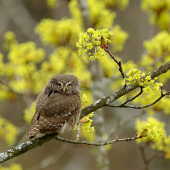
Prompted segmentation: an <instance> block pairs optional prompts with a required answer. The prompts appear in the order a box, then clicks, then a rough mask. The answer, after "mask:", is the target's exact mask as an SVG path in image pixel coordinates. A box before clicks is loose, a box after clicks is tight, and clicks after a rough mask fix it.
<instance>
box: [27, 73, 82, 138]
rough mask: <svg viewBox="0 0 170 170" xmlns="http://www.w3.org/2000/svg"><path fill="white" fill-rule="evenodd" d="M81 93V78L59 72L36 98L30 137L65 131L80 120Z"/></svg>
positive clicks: (28, 135)
mask: <svg viewBox="0 0 170 170" xmlns="http://www.w3.org/2000/svg"><path fill="white" fill-rule="evenodd" d="M80 111H81V93H80V90H79V80H78V78H77V77H76V76H74V75H72V74H57V75H55V76H53V77H51V78H50V79H49V81H48V82H47V84H46V86H45V88H44V90H43V91H42V93H41V94H40V95H39V96H38V98H37V100H36V111H35V114H34V116H33V118H32V121H31V124H32V125H33V127H32V129H31V131H30V132H29V133H28V134H27V137H29V138H30V139H34V138H41V137H43V136H45V135H46V134H52V133H57V134H60V133H63V132H64V131H65V130H68V129H71V128H73V127H74V126H75V124H76V123H78V121H79V117H80Z"/></svg>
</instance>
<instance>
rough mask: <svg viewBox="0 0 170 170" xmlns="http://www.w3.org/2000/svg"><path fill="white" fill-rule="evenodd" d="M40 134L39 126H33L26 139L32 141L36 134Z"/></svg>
mask: <svg viewBox="0 0 170 170" xmlns="http://www.w3.org/2000/svg"><path fill="white" fill-rule="evenodd" d="M39 132H40V129H39V125H35V126H34V127H33V128H32V129H31V131H30V132H29V133H28V134H27V135H26V137H28V138H30V139H33V138H35V137H36V136H37V134H38V133H39Z"/></svg>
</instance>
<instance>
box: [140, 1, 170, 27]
mask: <svg viewBox="0 0 170 170" xmlns="http://www.w3.org/2000/svg"><path fill="white" fill-rule="evenodd" d="M141 7H142V10H143V11H145V12H146V13H147V14H148V15H149V18H150V23H151V24H158V26H159V27H160V28H162V29H164V30H170V26H169V24H170V1H166V0H165V1H162V0H143V1H142V4H141Z"/></svg>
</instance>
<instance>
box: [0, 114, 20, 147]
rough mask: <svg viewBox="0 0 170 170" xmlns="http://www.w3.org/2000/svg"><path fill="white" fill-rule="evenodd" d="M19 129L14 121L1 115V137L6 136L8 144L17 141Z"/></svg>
mask: <svg viewBox="0 0 170 170" xmlns="http://www.w3.org/2000/svg"><path fill="white" fill-rule="evenodd" d="M18 130H19V129H18V128H17V127H16V126H14V125H13V124H12V123H10V122H9V121H7V120H5V119H3V118H2V117H0V137H1V138H4V139H5V141H6V142H7V144H8V145H11V144H13V142H15V138H16V135H17V134H18Z"/></svg>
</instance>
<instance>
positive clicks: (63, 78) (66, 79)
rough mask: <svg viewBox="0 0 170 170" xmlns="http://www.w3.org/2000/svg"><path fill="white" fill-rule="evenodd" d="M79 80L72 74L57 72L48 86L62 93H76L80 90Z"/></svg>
mask: <svg viewBox="0 0 170 170" xmlns="http://www.w3.org/2000/svg"><path fill="white" fill-rule="evenodd" d="M79 85H80V84H79V80H78V78H77V77H76V76H74V75H72V74H57V75H55V76H53V77H51V78H50V79H49V81H48V83H47V86H46V87H50V89H52V90H54V92H56V93H61V94H76V93H77V91H78V90H79Z"/></svg>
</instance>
